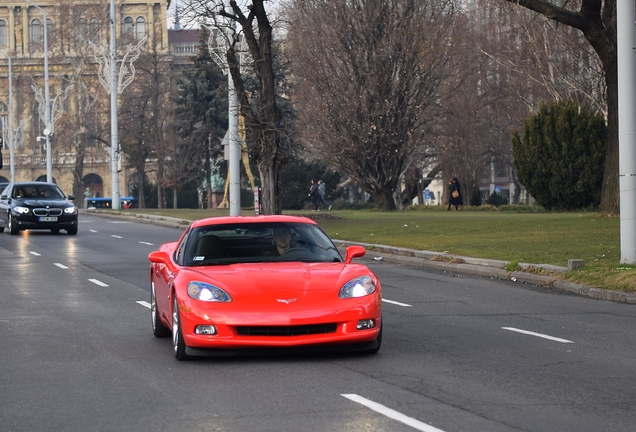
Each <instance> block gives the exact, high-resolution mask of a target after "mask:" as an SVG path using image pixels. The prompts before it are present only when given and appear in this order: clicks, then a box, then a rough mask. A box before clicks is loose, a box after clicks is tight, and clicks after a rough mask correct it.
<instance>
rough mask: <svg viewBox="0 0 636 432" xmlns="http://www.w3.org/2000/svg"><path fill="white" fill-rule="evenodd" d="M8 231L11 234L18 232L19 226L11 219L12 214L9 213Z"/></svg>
mask: <svg viewBox="0 0 636 432" xmlns="http://www.w3.org/2000/svg"><path fill="white" fill-rule="evenodd" d="M9 232H10V233H11V235H16V234H19V233H20V228H18V225H17V224H16V223H15V221H14V220H13V215H11V213H9Z"/></svg>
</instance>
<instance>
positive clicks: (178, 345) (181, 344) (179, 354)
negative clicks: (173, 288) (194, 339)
mask: <svg viewBox="0 0 636 432" xmlns="http://www.w3.org/2000/svg"><path fill="white" fill-rule="evenodd" d="M172 296H173V301H172V346H173V347H174V356H175V357H176V358H177V360H188V359H189V358H190V356H189V355H188V354H186V345H185V341H184V340H183V333H182V332H181V320H180V317H179V304H178V302H177V296H176V294H174V293H173V294H172Z"/></svg>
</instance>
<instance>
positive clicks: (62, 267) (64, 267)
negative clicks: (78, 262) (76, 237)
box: [53, 263, 68, 270]
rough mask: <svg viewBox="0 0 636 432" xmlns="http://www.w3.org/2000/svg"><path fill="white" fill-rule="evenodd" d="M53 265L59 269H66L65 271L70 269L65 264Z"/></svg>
mask: <svg viewBox="0 0 636 432" xmlns="http://www.w3.org/2000/svg"><path fill="white" fill-rule="evenodd" d="M53 265H54V266H57V267H59V268H61V269H64V270H66V269H68V267H66V266H65V265H64V264H60V263H53Z"/></svg>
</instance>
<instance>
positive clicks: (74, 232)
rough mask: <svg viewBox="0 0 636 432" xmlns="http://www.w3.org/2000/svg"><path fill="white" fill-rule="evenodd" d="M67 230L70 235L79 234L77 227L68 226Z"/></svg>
mask: <svg viewBox="0 0 636 432" xmlns="http://www.w3.org/2000/svg"><path fill="white" fill-rule="evenodd" d="M66 232H67V233H68V235H75V234H77V227H73V228H66Z"/></svg>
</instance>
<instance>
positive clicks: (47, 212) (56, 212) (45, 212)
mask: <svg viewBox="0 0 636 432" xmlns="http://www.w3.org/2000/svg"><path fill="white" fill-rule="evenodd" d="M33 214H34V215H36V216H62V209H59V208H52V209H45V208H36V209H33Z"/></svg>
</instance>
